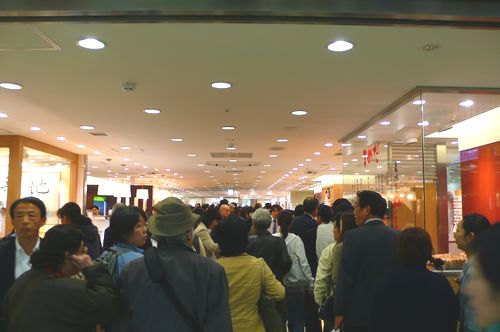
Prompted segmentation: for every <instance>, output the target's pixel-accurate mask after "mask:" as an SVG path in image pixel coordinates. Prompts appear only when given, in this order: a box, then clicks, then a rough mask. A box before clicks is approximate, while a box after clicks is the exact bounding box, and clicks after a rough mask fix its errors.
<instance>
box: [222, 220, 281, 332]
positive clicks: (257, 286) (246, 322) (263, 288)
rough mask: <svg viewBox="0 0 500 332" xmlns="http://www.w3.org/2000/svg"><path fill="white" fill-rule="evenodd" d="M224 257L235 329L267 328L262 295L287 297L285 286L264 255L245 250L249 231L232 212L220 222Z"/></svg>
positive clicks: (261, 330) (250, 331) (258, 331)
mask: <svg viewBox="0 0 500 332" xmlns="http://www.w3.org/2000/svg"><path fill="white" fill-rule="evenodd" d="M217 241H218V243H219V246H220V250H221V255H222V257H221V258H219V259H218V260H217V262H218V263H219V264H221V265H222V267H223V268H224V270H225V272H226V276H227V281H228V285H229V305H230V307H231V319H232V323H233V331H238V332H264V325H263V322H262V319H261V317H260V316H259V310H258V305H257V303H258V301H259V299H260V297H261V296H265V297H266V298H268V299H270V300H274V301H279V300H282V299H283V298H284V297H285V289H284V287H283V285H281V284H280V282H279V281H278V280H276V277H275V276H274V274H273V272H272V271H271V269H270V268H269V266H267V264H266V262H265V261H264V260H263V259H262V258H256V257H253V256H250V255H248V254H246V253H245V251H246V248H247V244H248V234H247V231H246V226H245V223H243V222H242V221H241V219H240V218H239V216H234V215H232V216H229V217H228V218H226V219H224V220H222V221H221V222H220V223H219V225H218V226H217Z"/></svg>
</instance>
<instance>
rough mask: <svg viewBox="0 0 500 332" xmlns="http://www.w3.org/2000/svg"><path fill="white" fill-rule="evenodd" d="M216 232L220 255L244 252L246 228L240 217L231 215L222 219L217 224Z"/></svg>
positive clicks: (246, 237)
mask: <svg viewBox="0 0 500 332" xmlns="http://www.w3.org/2000/svg"><path fill="white" fill-rule="evenodd" d="M216 232H217V243H218V244H219V247H220V251H221V254H222V256H226V257H232V256H239V255H241V254H243V253H244V252H245V250H246V248H247V245H248V230H247V227H246V225H245V223H244V222H242V221H241V219H240V217H238V216H236V215H231V216H229V217H227V218H226V219H223V220H222V221H221V222H220V223H219V224H218V225H217V228H216Z"/></svg>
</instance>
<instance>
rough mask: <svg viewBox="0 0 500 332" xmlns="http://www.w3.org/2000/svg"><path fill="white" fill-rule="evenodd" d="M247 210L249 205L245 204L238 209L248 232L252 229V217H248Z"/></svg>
mask: <svg viewBox="0 0 500 332" xmlns="http://www.w3.org/2000/svg"><path fill="white" fill-rule="evenodd" d="M249 211H250V207H246V206H245V207H242V208H241V209H240V218H241V219H242V220H243V221H244V222H245V225H246V226H247V229H248V232H250V229H252V218H250V214H249Z"/></svg>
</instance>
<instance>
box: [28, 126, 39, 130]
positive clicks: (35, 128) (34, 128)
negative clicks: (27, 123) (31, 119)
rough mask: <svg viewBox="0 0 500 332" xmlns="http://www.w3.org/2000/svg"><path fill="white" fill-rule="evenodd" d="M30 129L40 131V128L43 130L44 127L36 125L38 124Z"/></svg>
mask: <svg viewBox="0 0 500 332" xmlns="http://www.w3.org/2000/svg"><path fill="white" fill-rule="evenodd" d="M30 129H31V130H33V131H40V130H42V128H40V127H36V126H33V127H31V128H30Z"/></svg>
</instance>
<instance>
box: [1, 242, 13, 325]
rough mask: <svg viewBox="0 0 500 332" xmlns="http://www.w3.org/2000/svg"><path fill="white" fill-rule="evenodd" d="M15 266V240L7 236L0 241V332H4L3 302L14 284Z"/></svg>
mask: <svg viewBox="0 0 500 332" xmlns="http://www.w3.org/2000/svg"><path fill="white" fill-rule="evenodd" d="M15 265H16V238H15V237H14V236H9V237H6V238H4V239H2V240H1V241H0V266H1V268H0V331H5V329H4V322H3V319H4V317H3V301H4V298H5V294H7V291H8V290H9V288H10V286H11V285H12V284H13V283H14V271H15Z"/></svg>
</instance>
